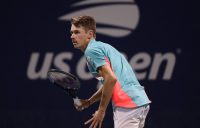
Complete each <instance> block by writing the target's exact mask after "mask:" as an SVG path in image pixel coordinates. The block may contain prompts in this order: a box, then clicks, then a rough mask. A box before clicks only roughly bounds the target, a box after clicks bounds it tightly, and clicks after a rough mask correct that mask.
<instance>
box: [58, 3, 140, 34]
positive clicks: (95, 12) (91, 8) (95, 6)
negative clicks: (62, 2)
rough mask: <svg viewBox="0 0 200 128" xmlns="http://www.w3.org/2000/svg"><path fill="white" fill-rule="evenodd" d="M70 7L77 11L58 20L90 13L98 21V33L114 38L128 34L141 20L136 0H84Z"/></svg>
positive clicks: (66, 19)
mask: <svg viewBox="0 0 200 128" xmlns="http://www.w3.org/2000/svg"><path fill="white" fill-rule="evenodd" d="M70 7H71V8H73V10H74V9H75V11H73V12H70V13H67V14H64V15H62V16H60V17H58V20H60V21H69V20H70V19H71V17H74V16H80V15H90V16H92V17H94V18H95V20H96V22H97V27H98V29H97V33H98V34H102V35H105V36H110V37H114V38H123V37H125V36H128V35H129V34H131V32H132V31H133V30H134V29H136V27H137V25H138V22H139V9H138V6H137V5H136V4H135V2H134V0H95V1H94V0H84V1H80V2H77V3H75V4H72V5H71V6H70ZM76 8H78V9H77V10H76Z"/></svg>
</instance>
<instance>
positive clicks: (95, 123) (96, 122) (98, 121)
mask: <svg viewBox="0 0 200 128" xmlns="http://www.w3.org/2000/svg"><path fill="white" fill-rule="evenodd" d="M104 116H105V111H104V110H97V111H96V112H95V113H94V114H93V117H92V118H91V119H89V120H88V121H86V122H85V125H87V124H89V123H91V125H90V127H89V128H97V127H98V128H101V126H102V122H103V119H104Z"/></svg>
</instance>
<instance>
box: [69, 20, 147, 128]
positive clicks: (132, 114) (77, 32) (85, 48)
mask: <svg viewBox="0 0 200 128" xmlns="http://www.w3.org/2000/svg"><path fill="white" fill-rule="evenodd" d="M70 32H71V39H72V43H73V45H74V48H76V49H80V50H81V51H82V52H84V54H85V56H86V60H87V66H88V68H89V71H90V72H91V73H92V74H93V75H94V76H95V77H96V78H97V79H98V80H100V81H102V84H103V85H102V86H101V87H100V88H99V89H98V90H97V92H96V93H94V94H93V95H92V96H91V97H90V98H89V99H87V100H81V103H82V105H81V106H76V105H75V107H76V109H77V110H78V111H81V110H83V109H85V108H88V107H89V106H90V105H92V104H93V103H94V102H96V101H99V100H100V104H99V108H98V110H97V111H96V112H95V113H94V114H93V117H92V118H91V119H89V120H88V121H87V122H85V124H89V123H90V128H97V127H98V128H101V126H102V121H103V119H104V116H105V112H106V109H107V106H108V104H109V102H110V101H112V105H113V115H114V126H115V128H143V127H144V122H145V118H146V116H147V113H148V111H149V103H150V102H151V101H150V100H149V99H148V97H147V95H146V93H145V91H144V88H143V87H142V86H141V85H140V83H139V82H138V80H137V79H136V76H135V74H134V72H133V70H132V68H131V66H130V65H129V63H128V62H127V60H126V59H125V57H124V56H123V55H122V54H121V53H120V52H119V51H117V50H116V49H115V48H113V47H112V46H111V45H109V44H106V43H103V42H100V41H96V40H95V38H96V22H95V20H94V19H93V18H92V17H90V16H79V17H74V18H72V19H71V31H70Z"/></svg>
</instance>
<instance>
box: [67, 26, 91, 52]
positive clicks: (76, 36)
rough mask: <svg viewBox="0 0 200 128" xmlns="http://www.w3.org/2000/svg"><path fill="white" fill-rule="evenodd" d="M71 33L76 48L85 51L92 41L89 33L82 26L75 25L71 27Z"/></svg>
mask: <svg viewBox="0 0 200 128" xmlns="http://www.w3.org/2000/svg"><path fill="white" fill-rule="evenodd" d="M70 32H71V39H72V43H73V45H74V48H77V49H80V50H82V51H84V50H85V49H86V47H87V44H88V43H89V41H90V35H89V32H86V31H85V29H84V28H83V27H82V26H81V27H76V26H74V25H73V24H72V25H71V30H70Z"/></svg>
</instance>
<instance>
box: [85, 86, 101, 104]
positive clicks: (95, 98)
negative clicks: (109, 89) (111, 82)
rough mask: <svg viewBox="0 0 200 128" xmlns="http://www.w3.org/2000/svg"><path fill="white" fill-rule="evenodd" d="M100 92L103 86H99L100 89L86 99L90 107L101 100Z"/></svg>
mask: <svg viewBox="0 0 200 128" xmlns="http://www.w3.org/2000/svg"><path fill="white" fill-rule="evenodd" d="M102 90H103V85H101V87H100V88H99V89H98V90H97V91H96V92H95V93H94V94H93V95H92V96H91V97H90V98H89V99H88V102H89V105H92V104H93V103H95V102H97V101H99V100H100V99H101V95H102Z"/></svg>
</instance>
